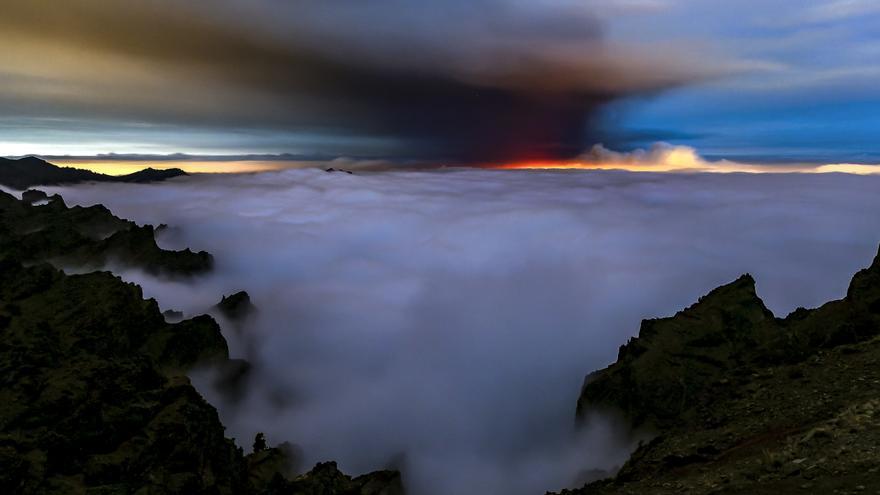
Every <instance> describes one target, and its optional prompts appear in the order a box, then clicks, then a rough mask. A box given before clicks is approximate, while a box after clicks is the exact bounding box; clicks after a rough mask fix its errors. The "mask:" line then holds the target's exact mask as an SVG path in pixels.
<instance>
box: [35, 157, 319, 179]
mask: <svg viewBox="0 0 880 495" xmlns="http://www.w3.org/2000/svg"><path fill="white" fill-rule="evenodd" d="M52 163H54V164H56V165H58V166H61V167H72V168H78V169H83V170H91V171H92V172H98V173H101V174H107V175H127V174H132V173H134V172H137V171H140V170H143V169H145V168H154V169H157V170H166V169H169V168H179V169H181V170H183V171H184V172H186V173H190V174H198V173H209V174H240V173H251V172H267V171H272V170H281V169H284V168H292V167H297V166H302V164H298V163H297V162H272V161H209V160H200V161H193V160H183V161H158V162H148V161H125V160H80V159H71V160H65V159H55V160H52Z"/></svg>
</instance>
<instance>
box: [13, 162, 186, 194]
mask: <svg viewBox="0 0 880 495" xmlns="http://www.w3.org/2000/svg"><path fill="white" fill-rule="evenodd" d="M183 175H187V174H186V172H184V171H183V170H180V169H178V168H174V169H168V170H156V169H152V168H147V169H144V170H141V171H139V172H135V173H133V174H128V175H121V176H115V175H105V174H99V173H97V172H92V171H90V170H82V169H77V168H70V167H58V166H56V165H53V164H51V163H49V162H47V161H45V160H41V159H39V158H37V157H33V156H28V157H25V158H20V159H18V160H11V159H8V158H0V184H2V185H4V186H7V187H11V188H14V189H27V188H28V187H33V186H40V185H43V186H49V185H61V184H74V183H77V182H88V181H91V182H158V181H163V180H167V179H171V178H174V177H180V176H183Z"/></svg>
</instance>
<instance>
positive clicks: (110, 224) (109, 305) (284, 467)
mask: <svg viewBox="0 0 880 495" xmlns="http://www.w3.org/2000/svg"><path fill="white" fill-rule="evenodd" d="M51 199H52V201H51V202H50V203H49V204H46V205H44V206H32V205H31V204H30V201H19V200H17V199H15V198H14V197H13V196H11V195H8V194H5V193H0V493H15V494H22V495H30V494H40V495H42V494H69V493H82V494H85V493H87V494H108V495H109V494H114V495H115V494H120V495H121V494H131V493H138V494H187V495H189V494H211V495H217V494H219V495H269V494H275V495H300V494H302V495H310V494H326V495H399V494H400V493H402V489H401V480H400V474H399V473H397V472H396V471H381V472H376V473H371V474H368V475H364V476H361V477H357V478H351V477H349V476H346V475H344V474H342V473H341V472H339V470H338V469H336V466H335V464H333V463H325V464H319V465H318V466H316V467H315V468H314V469H313V470H312V471H311V472H309V473H305V474H303V475H300V476H295V477H294V476H291V475H292V473H293V472H294V471H295V464H296V460H297V459H296V458H295V450H294V449H291V448H287V447H286V446H284V445H282V446H279V447H278V448H269V447H268V446H267V445H266V442H265V440H264V439H261V441H260V442H255V448H254V452H253V453H251V454H248V455H245V454H244V452H243V451H242V449H241V448H238V447H236V445H235V444H234V443H233V441H232V440H230V439H228V438H226V437H225V435H224V427H223V425H222V424H221V423H220V420H219V417H218V415H217V411H216V410H215V409H214V408H213V407H212V406H211V405H210V404H208V403H207V402H205V400H204V399H203V398H202V397H201V396H200V395H199V394H198V392H197V391H196V390H195V389H194V388H193V387H192V385H191V384H190V381H189V379H188V378H187V377H186V372H187V370H189V369H190V368H191V367H192V366H193V365H195V364H197V363H208V364H214V365H218V366H227V365H230V364H232V365H235V363H232V362H230V361H229V355H228V349H227V344H226V341H225V340H224V338H223V336H222V334H221V332H220V328H219V326H218V325H217V323H216V322H215V321H214V320H213V319H212V318H211V317H209V316H197V317H195V318H192V319H189V320H184V321H181V322H179V323H173V324H172V323H168V322H167V321H166V320H165V318H164V317H163V315H162V313H161V312H160V309H159V306H158V304H157V303H156V301H155V300H152V299H148V300H145V299H144V297H143V293H142V291H141V289H140V288H139V287H138V286H136V285H134V284H129V283H126V282H124V281H122V280H121V279H120V278H118V277H116V276H114V275H112V274H110V273H108V272H94V273H88V274H84V275H68V274H66V273H64V272H62V271H60V270H58V269H56V268H54V267H52V266H51V265H49V264H47V263H45V261H46V258H55V257H56V256H57V255H59V254H61V253H62V252H64V251H66V250H73V251H77V252H79V251H82V252H85V253H87V254H90V255H94V256H95V257H97V259H105V258H106V256H108V254H107V251H109V250H116V252H121V253H125V252H128V253H129V254H131V255H132V257H131V258H130V260H131V262H132V263H133V264H135V265H136V266H141V267H153V268H154V269H155V270H156V271H158V272H162V273H167V272H172V273H174V272H176V271H177V270H179V269H180V268H181V267H183V268H184V270H183V271H184V272H186V271H187V270H186V269H187V267H189V266H190V261H191V260H198V259H201V257H200V256H199V255H198V254H195V253H191V252H188V251H182V252H177V253H174V252H168V251H163V250H161V249H160V248H158V247H157V246H156V245H155V239H154V238H153V237H152V230H151V229H150V230H149V232H148V233H149V236H147V235H146V233H142V234H136V235H133V236H131V237H122V238H120V239H121V240H119V241H113V242H106V241H109V240H110V239H113V238H114V237H116V236H117V235H118V234H119V233H120V232H122V233H125V232H130V230H131V229H132V227H131V226H132V225H133V224H131V223H130V222H128V221H126V220H122V219H119V218H116V217H114V216H113V215H112V214H110V212H109V211H108V210H106V209H105V208H103V207H101V206H96V207H91V208H67V207H66V206H64V204H63V200H61V198H60V197H53V198H51ZM107 231H113V232H115V233H113V234H112V235H111V236H110V237H108V238H106V239H102V238H101V237H100V236H98V237H97V238H96V237H94V235H97V234H98V233H104V234H106V232H107ZM144 232H145V231H144ZM35 234H39V235H40V236H42V237H40V238H39V239H37V238H34V237H32V236H33V235H35ZM43 242H45V243H47V244H48V245H47V246H44V247H42V248H41V243H43ZM144 253H146V254H144ZM205 254H207V253H205ZM241 298H243V296H242V297H240V298H239V299H241Z"/></svg>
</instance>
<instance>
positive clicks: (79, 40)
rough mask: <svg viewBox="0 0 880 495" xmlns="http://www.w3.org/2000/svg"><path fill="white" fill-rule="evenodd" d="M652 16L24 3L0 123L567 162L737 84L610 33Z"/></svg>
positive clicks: (477, 6)
mask: <svg viewBox="0 0 880 495" xmlns="http://www.w3.org/2000/svg"><path fill="white" fill-rule="evenodd" d="M643 3H645V2H623V3H622V4H621V5H617V4H609V3H608V2H600V1H584V2H571V1H570V0H544V1H541V2H525V1H522V0H449V1H444V2H440V3H436V2H435V3H431V2H413V1H408V0H373V1H371V2H349V1H338V0H337V1H302V2H278V1H274V0H258V1H253V2H237V1H233V0H223V1H218V2H212V3H211V5H210V6H207V5H205V4H204V3H203V2H198V1H195V0H183V1H181V0H159V1H154V0H131V1H128V2H125V3H117V2H109V3H108V2H105V1H102V0H69V1H66V2H62V3H59V2H53V1H51V0H26V1H25V0H12V1H11V2H5V3H4V7H3V16H0V43H2V44H3V46H4V47H5V49H4V50H3V51H2V52H0V65H2V66H3V68H4V70H3V74H2V77H3V80H4V84H3V85H2V89H0V111H2V113H4V114H6V115H15V116H18V117H19V118H25V117H27V118H38V119H42V120H39V122H40V123H41V124H40V125H42V126H45V125H50V126H61V127H63V129H64V130H67V131H70V132H74V131H76V130H77V129H80V128H83V127H85V126H86V123H88V125H89V126H95V125H96V124H95V123H96V122H97V123H103V124H102V125H103V126H104V128H106V129H107V131H108V133H109V132H110V131H112V129H113V123H114V122H124V123H126V124H127V125H134V124H132V123H137V128H139V129H141V130H143V131H154V130H157V129H159V130H161V129H168V130H169V132H170V131H173V132H174V134H175V135H177V138H178V139H179V135H180V134H181V133H184V134H186V133H187V132H190V133H191V134H193V135H194V136H195V135H197V134H199V133H200V132H207V131H209V130H211V129H214V130H218V129H219V130H250V131H249V132H251V133H256V132H257V131H258V130H259V131H271V132H274V133H276V134H281V135H288V136H291V137H290V143H297V144H296V146H295V148H296V149H297V150H299V149H301V148H302V146H303V139H304V138H303V136H311V137H312V144H313V146H314V147H317V149H311V150H307V151H306V152H323V151H326V150H324V149H323V148H321V147H320V144H321V143H322V142H323V143H325V145H326V143H328V142H332V143H333V146H334V149H333V150H332V152H333V153H337V154H338V153H340V152H341V151H340V149H341V147H343V146H347V148H346V149H345V151H342V153H345V154H349V155H352V156H357V157H382V158H387V157H395V158H409V159H422V160H427V161H432V162H436V161H443V162H450V161H452V162H454V163H455V164H463V163H468V164H474V163H482V162H491V163H498V162H503V161H509V160H513V159H517V160H523V159H545V158H562V157H565V158H570V157H572V156H575V155H576V154H577V153H579V152H580V151H581V149H582V148H583V147H584V145H585V143H588V144H591V143H593V142H595V139H590V134H591V126H592V125H594V124H595V121H596V119H597V118H598V114H597V111H598V110H599V109H600V108H601V107H602V106H603V105H605V104H607V103H609V102H612V101H616V100H619V99H621V98H627V97H630V96H644V95H649V94H652V93H654V92H657V91H662V90H664V89H668V88H674V87H678V86H681V85H685V84H690V83H694V82H698V81H703V80H706V79H707V78H712V77H718V76H720V75H723V74H728V73H730V72H731V71H734V70H737V67H736V66H737V63H735V62H731V61H726V60H722V59H720V58H719V57H717V56H715V57H713V56H710V55H709V54H706V53H700V52H698V51H697V50H695V49H693V48H687V47H685V46H681V45H675V44H674V43H663V44H654V45H648V44H634V43H626V42H624V41H621V40H614V39H610V38H609V37H608V36H605V35H604V31H605V29H604V26H605V23H606V22H607V20H608V19H609V18H613V17H614V16H622V15H634V12H641V13H644V12H645V9H646V7H644V6H640V5H642V4H643ZM648 3H650V2H648ZM613 5H617V7H615V8H611V6H613ZM47 122H48V124H47ZM65 122H67V124H65ZM65 126H66V127H65ZM99 127H100V126H99ZM296 136H298V137H297V138H296V139H294V137H296ZM194 139H195V137H194ZM278 142H280V143H283V142H284V140H283V139H281V140H280V141H278ZM340 143H342V144H340ZM345 143H348V144H345ZM291 145H292V144H291ZM285 151H291V150H289V149H288V150H285ZM214 154H217V152H216V151H215V153H214Z"/></svg>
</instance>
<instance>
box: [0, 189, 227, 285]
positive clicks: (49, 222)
mask: <svg viewBox="0 0 880 495" xmlns="http://www.w3.org/2000/svg"><path fill="white" fill-rule="evenodd" d="M37 193H38V191H31V194H30V195H29V197H28V198H27V200H26V201H19V200H18V199H16V198H15V197H14V196H12V195H10V194H6V193H3V192H0V256H6V257H10V258H13V259H17V260H20V261H22V262H25V263H37V262H42V261H47V262H51V263H53V264H56V265H59V266H72V267H77V268H82V267H85V268H91V269H100V268H104V267H106V266H107V265H108V264H113V263H115V264H118V265H123V266H130V267H136V268H141V269H143V270H145V271H146V272H148V273H151V274H154V275H168V276H192V275H198V274H201V273H205V272H208V271H210V269H211V267H212V266H213V263H214V259H213V257H212V256H211V255H210V254H208V253H206V252H204V251H200V252H198V253H194V252H192V251H190V250H189V249H185V250H183V251H166V250H163V249H161V248H160V247H159V246H158V245H157V244H156V238H155V233H154V231H153V227H152V226H151V225H145V226H143V227H140V226H138V225H137V224H135V223H134V222H130V221H128V220H122V219H120V218H117V217H115V216H114V215H113V214H112V213H110V211H109V210H108V209H107V208H105V207H103V206H101V205H97V206H90V207H88V208H83V207H81V206H74V207H72V208H68V207H67V205H65V204H64V199H63V198H61V196H58V195H54V196H51V197H49V198H48V201H49V203H48V204H45V205H40V206H34V205H32V204H31V200H33V199H35V198H37V197H38V196H37Z"/></svg>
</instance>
